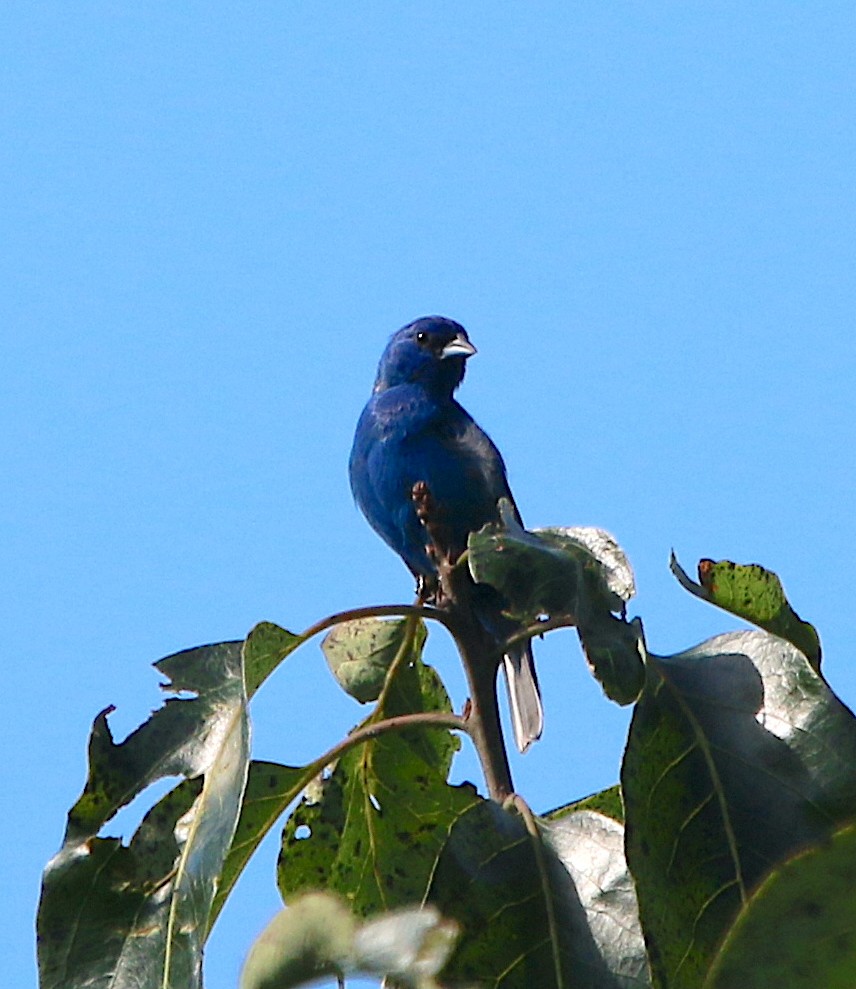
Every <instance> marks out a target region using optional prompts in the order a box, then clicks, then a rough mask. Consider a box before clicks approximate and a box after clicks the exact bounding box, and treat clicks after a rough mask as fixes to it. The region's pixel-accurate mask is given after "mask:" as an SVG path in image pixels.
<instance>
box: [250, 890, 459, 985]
mask: <svg viewBox="0 0 856 989" xmlns="http://www.w3.org/2000/svg"><path fill="white" fill-rule="evenodd" d="M457 933H458V927H457V925H456V924H454V923H453V922H450V921H447V920H445V919H444V918H443V917H442V916H441V915H440V913H439V911H438V910H436V909H435V908H434V907H418V906H417V907H408V908H405V909H401V910H395V911H391V912H389V913H383V914H378V915H377V916H375V917H373V918H372V919H371V920H368V921H366V922H365V923H362V924H359V923H358V922H357V920H356V918H355V917H354V915H353V914H352V913H351V911H350V910H349V909H348V906H347V904H346V902H345V900H344V899H343V898H342V897H340V896H337V895H336V894H334V893H329V892H317V893H304V894H302V895H301V896H298V897H296V898H295V901H294V903H293V904H292V906H290V907H288V908H287V909H286V910H282V911H280V913H278V914H277V915H276V917H274V919H273V920H272V921H271V922H270V924H268V926H267V927H266V928H265V929H264V931H263V932H262V933H261V935H260V936H259V938H258V939H257V940H256V942H255V944H254V945H253V947H252V949H251V950H250V954H249V956H248V957H247V961H246V963H245V965H244V969H243V972H242V973H241V983H240V989H291V987H294V986H300V985H305V984H307V983H308V982H310V981H312V982H313V983H314V982H315V980H317V979H318V978H319V977H321V976H324V975H328V976H337V977H338V978H339V979H341V978H342V977H343V976H344V975H346V974H347V975H351V974H354V975H360V974H364V975H373V976H378V977H385V976H386V977H390V978H392V979H393V980H394V981H395V984H396V985H399V986H412V987H414V989H433V987H435V986H436V985H437V983H436V981H435V978H434V977H435V976H436V975H437V973H438V972H439V971H440V969H441V968H442V967H443V965H444V964H445V962H446V959H447V958H448V956H449V953H450V952H451V950H452V948H453V947H454V944H455V940H456V939H457Z"/></svg>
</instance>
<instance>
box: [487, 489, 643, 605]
mask: <svg viewBox="0 0 856 989" xmlns="http://www.w3.org/2000/svg"><path fill="white" fill-rule="evenodd" d="M500 514H501V519H502V521H501V523H500V524H489V525H486V526H485V527H484V528H483V529H481V530H480V531H479V532H474V533H471V534H470V537H469V541H468V548H469V557H468V558H469V566H470V571H471V573H472V575H473V579H474V580H475V581H477V582H478V583H484V584H490V585H491V586H493V587H495V588H496V589H497V590H498V591H500V592H501V593H502V595H503V597H504V598H505V600H506V601H507V603H508V609H507V610H508V613H509V614H510V615H511V616H513V617H515V618H519V619H520V620H521V621H524V622H532V621H534V620H535V619H536V618H537V617H538V616H539V615H550V616H558V615H568V616H572V617H577V618H579V616H580V615H581V614H583V613H588V612H589V611H591V610H593V609H594V610H606V611H607V612H608V611H621V610H623V608H624V605H625V603H626V602H627V601H628V600H629V599H630V597H631V596H632V594H633V593H634V582H633V572H632V570H631V569H630V565H629V563H628V562H627V559H626V557H625V556H624V553H623V552H622V551H621V549H620V547H619V546H618V544H617V543H616V541H615V539H614V538H613V537H612V536H611V535H609V533H607V532H604V531H603V530H601V529H587V528H575V529H560V528H553V529H539V530H535V531H534V532H527V531H526V530H525V529H524V528H523V527H522V526H521V525H520V524H519V523H518V522H517V521H516V519H515V517H514V512H513V509H512V508H511V506H510V503H509V502H508V501H507V500H506V499H502V500H501V501H500Z"/></svg>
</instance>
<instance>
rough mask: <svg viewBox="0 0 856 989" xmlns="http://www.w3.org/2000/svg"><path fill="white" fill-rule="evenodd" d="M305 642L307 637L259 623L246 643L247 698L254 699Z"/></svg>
mask: <svg viewBox="0 0 856 989" xmlns="http://www.w3.org/2000/svg"><path fill="white" fill-rule="evenodd" d="M305 641H306V638H305V636H302V635H295V634H294V633H293V632H287V631H286V630H285V629H284V628H280V627H279V625H274V624H273V622H259V624H258V625H256V626H255V628H253V629H252V631H251V632H250V634H249V635H248V636H247V638H246V641H245V642H244V677H245V679H246V683H247V697H248V698H249V697H252V696H253V694H255V692H256V691H257V690H258V689H259V687H260V686H261V685H262V683H264V681H265V680H266V679H267V678H268V677H269V676H270V675H271V673H273V671H274V670H275V669H276V668H277V666H279V664H280V663H281V662H282V661H283V660H284V659H285V657H286V656H288V655H289V654H290V653H292V652H294V650H295V649H296V648H297V647H298V646H299V645H301V644H302V643H304V642H305Z"/></svg>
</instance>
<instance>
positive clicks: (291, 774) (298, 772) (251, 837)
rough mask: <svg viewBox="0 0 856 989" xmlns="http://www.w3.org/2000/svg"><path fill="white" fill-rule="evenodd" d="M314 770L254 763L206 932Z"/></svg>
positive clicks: (310, 778)
mask: <svg viewBox="0 0 856 989" xmlns="http://www.w3.org/2000/svg"><path fill="white" fill-rule="evenodd" d="M316 771H317V770H316V767H315V766H314V765H310V766H281V765H280V764H279V763H276V762H261V761H258V760H253V762H251V763H250V767H249V773H248V775H247V786H246V789H245V790H244V799H243V802H242V803H241V815H240V817H239V818H238V826H237V828H236V829H235V835H234V837H233V839H232V845H231V847H230V849H229V853H228V855H227V856H226V861H225V862H224V864H223V870H222V872H221V875H220V882H219V884H218V886H217V893H216V895H215V897H214V902H213V903H212V905H211V915H210V917H209V920H208V926H209V929H210V928H211V927H213V926H214V923H215V921H216V920H217V917H218V916H219V915H220V911H221V910H222V909H223V906H224V904H225V902H226V899H227V897H228V896H229V894H230V893H231V892H232V889H233V888H234V886H235V883H236V882H237V881H238V879H239V877H240V875H241V873H242V872H243V871H244V867H245V866H246V864H247V862H249V860H250V858H251V857H252V855H253V853H254V852H255V850H256V849H257V848H258V847H259V845H260V844H261V843H262V841H263V840H264V838H265V836H266V835H267V833H268V832H269V831H270V829H271V828H272V827H273V826H274V824H276V822H277V821H278V820H279V818H280V817H281V816H282V814H283V813H284V812H285V809H286V808H287V807H288V805H289V804H290V803H291V802H292V800H294V799H296V798H297V797H298V796H299V795H300V793H301V791H302V790H303V789H304V788H305V787H306V785H307V784H308V783H309V782H310V781H311V780H312V778H313V777H314V776H315V775H316Z"/></svg>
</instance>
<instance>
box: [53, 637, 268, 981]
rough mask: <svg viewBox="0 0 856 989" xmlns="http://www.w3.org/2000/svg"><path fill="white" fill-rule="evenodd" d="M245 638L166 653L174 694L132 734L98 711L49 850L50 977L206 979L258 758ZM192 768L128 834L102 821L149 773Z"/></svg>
mask: <svg viewBox="0 0 856 989" xmlns="http://www.w3.org/2000/svg"><path fill="white" fill-rule="evenodd" d="M242 645H243V644H242V643H240V642H224V643H221V644H219V645H212V646H202V647H200V648H197V649H190V650H187V651H185V652H183V653H178V654H177V655H174V656H169V657H167V658H166V659H163V660H161V661H160V662H159V663H157V664H156V665H157V668H158V669H159V670H160V672H161V673H163V674H165V675H166V676H168V677H169V679H170V681H171V682H170V684H169V686H168V687H166V688H165V689H168V690H170V691H172V692H175V693H179V692H181V693H190V694H193V695H195V696H193V697H189V698H186V697H175V698H170V699H169V700H167V701H166V703H165V704H164V705H163V707H161V708H160V709H159V710H158V711H155V713H154V714H153V715H152V716H151V717H150V718H149V719H148V721H146V722H145V723H144V724H143V725H141V726H140V727H139V728H138V729H137V730H136V731H134V732H133V733H132V734H131V735H129V736H128V738H126V739H125V741H123V742H120V743H116V742H114V740H113V737H112V734H111V732H110V728H109V725H108V723H107V715H108V714H109V710H108V711H104V712H102V713H101V714H99V715H98V717H97V718H96V719H95V723H94V725H93V728H92V734H91V738H90V744H89V777H88V779H87V783H86V787H85V789H84V792H83V794H82V795H81V797H80V799H79V800H78V801H77V803H76V804H75V805H74V807H72V809H71V811H70V812H69V816H68V827H67V830H66V837H65V842H64V844H63V847H62V849H61V850H60V851H59V853H58V854H57V855H56V856H55V857H54V858H53V859H52V860H51V862H50V863H48V866H47V868H46V870H45V875H44V879H43V884H42V895H41V901H40V904H39V915H38V921H37V926H38V936H39V969H40V976H41V986H42V989H50V987H57V989H60V987H61V989H74V987H77V986H80V987H83V986H86V987H87V989H89V987H97V986H105V987H106V986H110V987H111V989H122V987H129V989H130V987H133V989H137V987H139V986H142V985H152V986H153V985H158V986H163V987H172V986H175V987H181V989H193V987H195V986H200V985H201V965H202V946H203V944H204V941H205V937H206V935H207V932H208V915H209V911H210V907H211V901H212V899H213V896H214V890H215V887H216V883H217V880H218V877H219V875H220V871H221V869H222V866H223V860H224V858H225V856H226V852H227V849H228V847H229V843H230V841H231V838H232V834H233V832H234V830H235V825H236V822H237V819H238V809H239V807H240V801H241V794H242V792H243V788H244V783H245V779H246V772H247V764H248V759H249V725H248V721H247V712H246V699H245V694H244V672H243V664H242V661H241V658H242V655H241V654H242ZM177 775H179V776H184V777H186V780H185V782H184V783H181V784H179V786H178V787H176V788H175V789H173V790H172V791H171V792H170V793H168V794H167V795H166V796H165V797H164V798H163V799H161V800H160V801H159V802H158V803H157V804H156V805H155V806H154V807H153V808H152V810H150V811H149V813H148V814H147V815H146V817H145V818H144V819H143V821H142V823H141V824H140V827H139V828H138V829H137V831H136V833H135V834H134V836H133V838H132V839H131V841H130V843H129V844H128V845H123V844H122V842H121V841H120V840H119V839H118V838H101V837H98V832H99V830H100V829H101V827H102V825H103V824H104V823H106V822H107V821H108V820H109V819H110V818H111V817H113V815H114V814H115V813H116V812H117V811H118V810H119V808H120V807H122V806H124V805H125V804H127V803H129V802H130V801H131V800H132V799H133V798H134V797H135V796H136V795H137V794H138V793H140V792H141V791H142V790H143V789H144V788H145V787H146V786H148V785H149V784H150V783H152V782H154V781H155V780H157V779H160V778H162V777H164V776H177Z"/></svg>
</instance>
